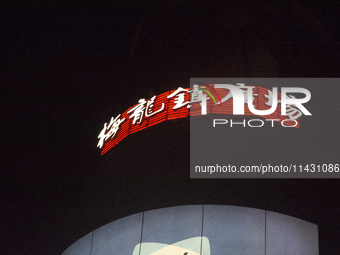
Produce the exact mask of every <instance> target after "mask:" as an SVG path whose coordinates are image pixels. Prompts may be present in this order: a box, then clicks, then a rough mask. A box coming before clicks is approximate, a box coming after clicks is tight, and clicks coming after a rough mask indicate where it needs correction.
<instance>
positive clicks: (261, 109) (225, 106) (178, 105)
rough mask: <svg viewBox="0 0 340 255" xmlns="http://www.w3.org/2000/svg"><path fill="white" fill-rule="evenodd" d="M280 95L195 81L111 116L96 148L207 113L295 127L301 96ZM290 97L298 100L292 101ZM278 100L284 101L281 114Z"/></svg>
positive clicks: (241, 86) (110, 146)
mask: <svg viewBox="0 0 340 255" xmlns="http://www.w3.org/2000/svg"><path fill="white" fill-rule="evenodd" d="M288 92H289V91H288ZM284 94H285V95H286V99H284V98H281V94H280V93H277V88H273V91H271V90H268V89H264V88H261V87H258V86H246V85H245V84H243V83H237V84H236V85H230V84H209V85H207V84H199V85H194V86H193V88H192V89H190V88H181V87H179V88H178V89H176V90H171V91H168V92H165V93H163V94H161V95H158V96H153V97H152V98H151V99H149V100H146V99H144V98H142V99H140V100H139V101H138V104H136V105H134V106H132V107H130V108H129V109H127V110H126V111H125V112H124V113H122V114H119V115H118V116H117V117H115V118H113V117H112V118H111V120H110V122H109V123H105V124H104V127H103V129H102V130H101V132H100V134H99V136H98V139H99V142H98V144H97V147H99V148H100V149H101V150H102V152H101V154H102V155H103V154H104V153H106V152H107V151H108V150H110V149H111V148H112V147H114V146H115V145H116V144H118V143H119V142H120V141H121V140H123V139H124V138H125V137H126V136H128V135H129V134H132V133H135V132H137V131H140V130H142V129H145V128H147V127H151V126H153V125H156V124H158V123H160V122H163V121H166V120H173V119H178V118H185V117H188V116H190V115H191V116H197V115H205V114H210V113H218V114H238V115H240V114H241V115H257V116H261V117H264V118H267V119H271V120H273V121H278V122H280V121H283V120H285V124H286V125H290V126H292V127H297V128H298V127H299V122H298V121H297V119H298V118H299V117H300V116H301V115H302V114H303V113H304V114H306V115H310V114H308V113H309V112H308V111H307V109H306V108H304V107H303V106H302V104H301V102H300V101H301V99H295V97H294V96H291V95H287V94H286V91H285V93H284ZM294 99H295V100H300V101H299V102H297V103H296V104H294V103H292V102H295V101H294ZM307 101H308V100H307ZM282 102H284V103H285V107H284V110H285V112H284V114H282V113H283V112H281V110H282V109H281V108H283V107H281V104H283V103H282ZM304 102H306V100H305V101H304Z"/></svg>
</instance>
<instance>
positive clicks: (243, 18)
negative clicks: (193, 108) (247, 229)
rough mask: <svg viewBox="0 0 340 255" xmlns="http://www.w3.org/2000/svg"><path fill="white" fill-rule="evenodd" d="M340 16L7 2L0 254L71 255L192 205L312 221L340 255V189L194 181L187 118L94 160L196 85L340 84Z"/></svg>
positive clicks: (261, 8)
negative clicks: (146, 219) (153, 216)
mask: <svg viewBox="0 0 340 255" xmlns="http://www.w3.org/2000/svg"><path fill="white" fill-rule="evenodd" d="M339 13H340V4H336V3H335V2H323V1H322V2H321V1H320V2H316V1H310V2H305V1H303V2H300V1H296V2H286V1H279V2H270V3H265V4H264V3H259V2H251V1H237V2H236V1H233V2H232V1H230V2H222V1H219V2H209V3H208V2H204V1H192V2H190V1H172V2H170V1H162V2H156V1H139V2H132V1H128V2H123V1H119V2H118V1H116V2H114V3H110V2H104V1H103V2H88V1H87V2H82V3H80V2H74V3H72V2H70V3H69V2H66V1H65V2H59V1H58V2H57V1H46V2H44V3H43V2H40V1H36V2H33V3H26V2H15V3H9V2H7V3H4V2H3V3H1V4H0V24H1V25H0V35H1V39H0V49H1V54H0V59H1V63H2V65H1V66H2V67H1V80H0V81H1V94H0V96H1V106H2V116H3V117H2V128H1V137H2V139H1V140H2V143H1V145H2V153H1V163H2V164H1V171H0V174H1V175H0V178H1V179H0V180H1V185H0V188H1V190H0V198H1V200H0V201H1V202H0V206H1V207H0V208H1V210H0V216H1V225H0V226H1V228H0V254H4V255H11V254H15V255H17V254H49V255H57V254H61V253H62V252H63V251H64V250H65V249H66V248H68V247H69V246H70V245H71V244H72V243H73V242H75V241H76V240H78V239H79V238H81V237H82V236H84V235H86V234H87V233H89V232H91V231H93V230H95V229H97V228H99V227H101V226H102V225H104V224H107V223H109V222H111V221H114V220H116V219H119V218H121V217H124V216H128V215H131V214H133V213H138V212H141V211H144V210H150V209H156V208H162V207H168V206H176V205H186V204H225V205H239V206H247V207H254V208H260V209H266V210H271V211H275V212H279V213H284V214H288V215H291V216H294V217H298V218H301V219H304V220H307V221H311V222H313V223H315V224H318V226H319V247H320V255H332V254H334V255H338V254H340V242H339V236H340V205H339V202H340V192H339V185H340V181H339V180H338V179H318V180H315V179H288V180H287V179H286V180H280V179H256V180H255V179H214V180H211V179H199V180H198V179H190V178H189V164H190V161H189V159H190V139H189V138H190V132H189V127H190V121H189V118H186V119H178V120H174V121H167V122H163V123H161V124H158V125H155V126H153V127H150V128H148V129H145V130H143V131H140V132H137V133H135V134H132V135H130V136H128V137H127V138H126V139H125V140H123V141H122V142H121V143H120V144H118V145H117V146H116V147H114V148H113V149H112V150H110V151H109V152H108V153H106V154H105V155H103V156H100V150H99V149H98V148H97V147H96V146H97V143H98V139H97V136H98V134H99V133H100V131H101V129H102V128H103V124H104V123H105V122H108V121H109V120H110V118H111V117H113V116H117V115H118V114H119V113H123V112H124V111H125V110H126V109H128V108H129V107H130V106H132V105H134V104H136V103H137V102H138V100H139V99H140V98H145V99H149V98H151V97H152V96H153V95H158V94H161V93H163V92H166V91H169V90H172V89H177V88H178V87H189V81H190V77H339V76H340V75H339V74H340V71H339V70H340V56H339V49H340V47H339V46H340V44H339V42H340V33H339V29H340V27H339V24H340V18H339V15H338V14H339ZM336 92H337V91H334V93H336ZM333 98H334V94H333ZM325 103H326V102H325ZM326 105H327V104H326ZM330 106H331V107H333V108H332V110H334V109H336V107H338V109H337V110H336V111H334V113H335V114H334V116H333V117H332V118H333V119H336V120H338V119H339V114H340V112H339V111H340V105H338V106H337V105H330ZM332 112H333V111H332ZM315 125H316V126H317V127H318V128H319V129H320V132H322V131H323V130H327V128H325V125H327V124H325V123H315ZM316 135H318V134H316ZM336 138H337V136H335V139H336ZM315 146H317V145H315ZM306 155H307V157H308V153H307V154H306ZM334 160H338V162H334V163H340V162H339V158H336V159H334Z"/></svg>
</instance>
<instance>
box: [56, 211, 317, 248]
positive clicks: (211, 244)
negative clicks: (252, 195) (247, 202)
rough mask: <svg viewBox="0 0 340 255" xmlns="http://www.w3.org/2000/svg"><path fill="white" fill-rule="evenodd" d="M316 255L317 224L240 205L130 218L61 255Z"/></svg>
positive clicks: (103, 228)
mask: <svg viewBox="0 0 340 255" xmlns="http://www.w3.org/2000/svg"><path fill="white" fill-rule="evenodd" d="M116 254H117V255H198V254H199V255H210V254H211V255H228V254H232V255H236V254H240V255H288V254H289V255H318V254H319V248H318V227H317V225H315V224H313V223H310V222H307V221H304V220H301V219H297V218H294V217H291V216H287V215H283V214H280V213H275V212H270V211H265V210H260V209H253V208H247V207H239V206H224V205H188V206H176V207H170V208H164V209H157V210H151V211H146V212H142V213H138V214H134V215H131V216H128V217H125V218H122V219H119V220H116V221H114V222H111V223H109V224H107V225H105V226H103V227H101V228H98V229H96V230H95V231H93V232H91V233H89V234H87V235H86V236H84V237H83V238H81V239H79V240H78V241H77V242H75V243H74V244H73V245H71V246H70V247H69V248H68V249H67V250H66V251H64V252H63V254H62V255H116Z"/></svg>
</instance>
